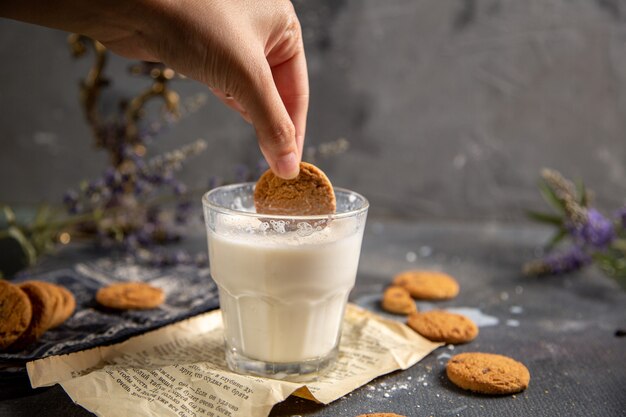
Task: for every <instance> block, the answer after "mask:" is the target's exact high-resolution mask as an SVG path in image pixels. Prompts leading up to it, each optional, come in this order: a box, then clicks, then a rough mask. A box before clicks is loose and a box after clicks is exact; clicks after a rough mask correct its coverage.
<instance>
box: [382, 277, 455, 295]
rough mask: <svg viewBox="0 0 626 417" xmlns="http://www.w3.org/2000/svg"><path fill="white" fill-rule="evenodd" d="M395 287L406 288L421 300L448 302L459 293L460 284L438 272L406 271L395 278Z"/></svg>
mask: <svg viewBox="0 0 626 417" xmlns="http://www.w3.org/2000/svg"><path fill="white" fill-rule="evenodd" d="M393 285H398V286H401V287H404V288H406V289H407V290H408V291H409V293H410V294H411V297H413V298H416V299H420V300H447V299H450V298H454V297H456V296H457V294H458V293H459V284H458V283H457V282H456V280H455V279H454V278H452V277H451V276H450V275H448V274H444V273H443V272H437V271H420V270H412V271H404V272H401V273H399V274H398V275H396V276H395V277H394V280H393Z"/></svg>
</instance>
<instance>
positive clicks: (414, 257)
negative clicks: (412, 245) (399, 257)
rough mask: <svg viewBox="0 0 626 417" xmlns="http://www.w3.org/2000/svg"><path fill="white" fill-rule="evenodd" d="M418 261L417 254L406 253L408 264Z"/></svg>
mask: <svg viewBox="0 0 626 417" xmlns="http://www.w3.org/2000/svg"><path fill="white" fill-rule="evenodd" d="M416 260H417V254H416V253H415V252H407V253H406V261H407V262H411V263H413V262H415V261H416Z"/></svg>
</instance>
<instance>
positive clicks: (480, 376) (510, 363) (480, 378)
mask: <svg viewBox="0 0 626 417" xmlns="http://www.w3.org/2000/svg"><path fill="white" fill-rule="evenodd" d="M446 374H447V375H448V378H449V379H450V381H452V383H454V384H455V385H457V386H459V387H461V388H463V389H466V390H470V391H474V392H478V393H481V394H515V393H516V392H520V391H523V390H525V389H526V388H528V384H529V382H530V373H529V372H528V369H527V368H526V367H525V366H524V365H523V364H521V363H520V362H518V361H516V360H514V359H511V358H509V357H506V356H502V355H496V354H492V353H477V352H472V353H461V354H458V355H455V356H453V357H452V358H451V359H450V360H449V361H448V364H447V365H446Z"/></svg>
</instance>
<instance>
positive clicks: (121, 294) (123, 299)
mask: <svg viewBox="0 0 626 417" xmlns="http://www.w3.org/2000/svg"><path fill="white" fill-rule="evenodd" d="M96 301H97V302H98V303H100V304H101V305H103V306H105V307H110V308H115V309H118V310H129V309H136V310H146V309H151V308H156V307H158V306H159V305H161V304H162V303H163V301H165V294H164V293H163V290H161V289H160V288H155V287H153V286H151V285H148V284H146V283H145V282H121V283H117V284H111V285H109V286H107V287H103V288H100V289H99V290H98V292H97V293H96Z"/></svg>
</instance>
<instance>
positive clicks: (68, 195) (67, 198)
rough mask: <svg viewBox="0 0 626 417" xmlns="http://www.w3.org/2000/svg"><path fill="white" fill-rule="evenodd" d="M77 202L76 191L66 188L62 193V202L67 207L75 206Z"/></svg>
mask: <svg viewBox="0 0 626 417" xmlns="http://www.w3.org/2000/svg"><path fill="white" fill-rule="evenodd" d="M77 203H78V194H76V191H73V190H68V191H66V192H65V194H64V195H63V204H65V205H66V206H68V207H71V206H75V205H76V204H77Z"/></svg>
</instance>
